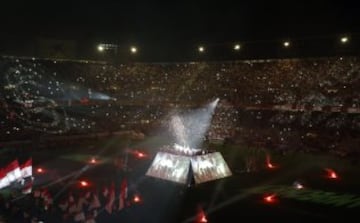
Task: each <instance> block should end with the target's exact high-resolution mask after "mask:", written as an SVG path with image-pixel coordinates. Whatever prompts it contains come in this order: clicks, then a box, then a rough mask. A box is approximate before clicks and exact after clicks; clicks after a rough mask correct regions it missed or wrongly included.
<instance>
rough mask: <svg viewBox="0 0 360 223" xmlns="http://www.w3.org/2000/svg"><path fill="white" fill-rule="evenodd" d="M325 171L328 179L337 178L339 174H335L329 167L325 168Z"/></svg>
mask: <svg viewBox="0 0 360 223" xmlns="http://www.w3.org/2000/svg"><path fill="white" fill-rule="evenodd" d="M325 171H326V172H327V177H328V178H330V179H338V178H339V176H338V175H337V174H336V172H335V171H334V170H332V169H330V168H326V169H325Z"/></svg>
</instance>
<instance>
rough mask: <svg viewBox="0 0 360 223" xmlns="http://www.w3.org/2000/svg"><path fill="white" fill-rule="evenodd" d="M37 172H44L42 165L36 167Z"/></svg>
mask: <svg viewBox="0 0 360 223" xmlns="http://www.w3.org/2000/svg"><path fill="white" fill-rule="evenodd" d="M36 172H37V173H43V172H44V169H43V168H41V167H39V168H37V169H36Z"/></svg>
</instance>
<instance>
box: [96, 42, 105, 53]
mask: <svg viewBox="0 0 360 223" xmlns="http://www.w3.org/2000/svg"><path fill="white" fill-rule="evenodd" d="M97 49H98V51H99V52H103V51H104V50H105V48H104V46H103V45H102V44H99V45H98V47H97Z"/></svg>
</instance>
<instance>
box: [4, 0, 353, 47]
mask: <svg viewBox="0 0 360 223" xmlns="http://www.w3.org/2000/svg"><path fill="white" fill-rule="evenodd" d="M9 2H11V3H5V1H1V3H0V4H1V6H0V22H1V23H2V24H1V26H2V32H3V34H2V36H3V38H14V37H18V38H31V37H37V36H45V37H52V38H68V39H81V40H83V39H84V40H85V39H90V38H99V39H108V40H119V41H125V40H127V41H138V42H146V43H151V42H160V41H161V42H166V43H171V42H181V41H189V42H196V41H205V42H207V41H208V42H213V43H216V42H225V41H234V40H237V39H240V40H262V39H265V40H268V39H274V38H284V37H289V38H295V37H309V36H318V35H331V34H337V33H348V32H349V33H351V32H358V31H359V29H360V21H359V20H360V19H359V18H360V15H359V14H360V8H359V7H358V6H356V5H355V4H354V3H351V2H350V1H348V2H347V1H323V0H312V1H298V0H294V1H274V0H268V1H256V0H254V1H247V2H246V1H241V0H238V1H210V0H208V1H196V0H193V1H189V2H186V3H185V1H170V0H169V1H164V2H163V3H161V2H154V1H129V2H126V1H121V0H118V1H105V0H104V1H97V2H95V1H90V0H88V1H76V0H73V1H64V0H63V1H55V0H54V1H53V0H47V1H41V0H38V1H36V0H33V1H29V0H27V1H18V0H13V1H9ZM334 2H335V3H334Z"/></svg>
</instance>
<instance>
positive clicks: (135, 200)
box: [133, 194, 141, 203]
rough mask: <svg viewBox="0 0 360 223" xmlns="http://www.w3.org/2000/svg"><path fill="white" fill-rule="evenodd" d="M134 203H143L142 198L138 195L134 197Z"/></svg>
mask: <svg viewBox="0 0 360 223" xmlns="http://www.w3.org/2000/svg"><path fill="white" fill-rule="evenodd" d="M133 202H134V203H140V202H141V199H140V196H139V195H137V194H136V195H135V196H134V198H133Z"/></svg>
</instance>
